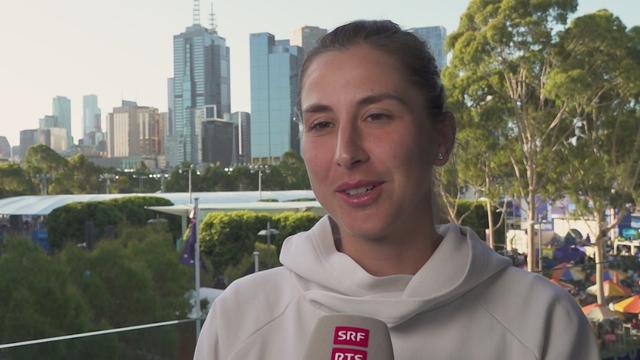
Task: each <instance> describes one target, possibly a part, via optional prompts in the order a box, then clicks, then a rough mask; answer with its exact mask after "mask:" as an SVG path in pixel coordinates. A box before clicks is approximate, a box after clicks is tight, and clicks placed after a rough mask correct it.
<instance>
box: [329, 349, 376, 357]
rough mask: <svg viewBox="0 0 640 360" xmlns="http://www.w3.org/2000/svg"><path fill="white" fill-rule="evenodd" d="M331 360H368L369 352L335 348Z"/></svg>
mask: <svg viewBox="0 0 640 360" xmlns="http://www.w3.org/2000/svg"><path fill="white" fill-rule="evenodd" d="M331 360H367V352H366V351H363V350H355V349H342V348H334V349H333V351H332V352H331Z"/></svg>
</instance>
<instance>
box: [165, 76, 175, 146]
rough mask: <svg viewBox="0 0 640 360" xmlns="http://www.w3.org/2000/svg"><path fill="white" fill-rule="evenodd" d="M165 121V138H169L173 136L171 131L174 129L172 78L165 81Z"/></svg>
mask: <svg viewBox="0 0 640 360" xmlns="http://www.w3.org/2000/svg"><path fill="white" fill-rule="evenodd" d="M167 95H168V96H167V105H168V106H167V108H168V109H167V121H166V127H165V131H166V134H165V136H171V135H173V130H174V129H175V126H174V125H173V124H174V119H173V114H174V105H173V100H174V96H173V78H168V79H167Z"/></svg>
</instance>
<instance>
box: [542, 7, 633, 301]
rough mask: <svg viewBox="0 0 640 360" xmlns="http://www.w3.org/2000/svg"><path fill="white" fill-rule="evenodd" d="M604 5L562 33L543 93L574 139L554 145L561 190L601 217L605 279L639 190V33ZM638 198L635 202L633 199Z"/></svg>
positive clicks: (599, 264) (599, 272)
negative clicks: (611, 216)
mask: <svg viewBox="0 0 640 360" xmlns="http://www.w3.org/2000/svg"><path fill="white" fill-rule="evenodd" d="M637 29H638V28H636V29H635V30H634V29H632V30H631V31H629V32H627V30H626V27H625V25H624V24H623V23H622V21H621V20H620V19H619V18H618V17H616V16H614V15H613V14H611V13H610V12H609V11H607V10H600V11H598V12H596V13H593V14H588V15H585V16H581V17H579V18H576V19H575V20H574V21H573V22H572V23H571V24H570V26H569V27H568V28H567V29H566V30H565V31H563V32H562V33H561V34H560V35H559V41H558V44H557V45H556V46H555V49H554V52H553V61H554V62H555V66H554V69H553V71H551V72H550V74H549V79H548V82H547V83H546V85H545V93H546V94H547V96H548V97H549V98H551V99H554V100H555V101H557V102H559V103H562V104H563V108H566V111H565V113H564V114H563V117H564V118H566V119H567V120H569V122H570V123H571V124H572V130H573V131H572V132H573V134H572V135H573V137H572V138H570V139H569V140H568V141H565V142H563V143H562V144H560V145H559V146H558V147H557V152H558V153H559V154H561V156H562V158H563V159H564V166H563V169H562V170H563V173H564V174H571V176H565V177H563V179H562V181H561V182H560V181H559V182H558V183H559V184H562V185H563V186H562V190H564V191H565V192H566V193H567V194H569V195H570V196H571V198H572V200H573V201H574V202H575V203H576V204H577V210H578V213H579V214H580V215H581V216H583V217H590V218H592V219H595V220H597V223H598V229H597V230H598V231H597V234H598V235H597V238H596V239H595V240H596V258H595V260H596V279H597V280H596V282H597V285H598V286H597V288H598V291H597V297H598V303H600V304H604V292H603V285H602V276H603V269H604V268H603V261H604V260H605V259H604V245H605V241H606V239H607V236H608V232H609V231H610V230H611V229H612V228H614V227H615V226H617V224H618V221H612V222H611V223H610V224H608V223H607V221H606V218H605V213H606V212H607V210H608V209H610V208H613V209H615V210H617V212H618V215H617V216H618V219H621V218H622V217H623V216H624V214H625V213H626V212H627V211H629V209H630V208H631V207H633V206H634V204H635V203H636V201H635V200H638V197H637V194H638V189H639V188H640V178H639V175H640V102H639V101H638V100H639V99H640V96H639V95H640V56H638V55H640V52H639V51H638V50H640V47H638V46H637V44H640V37H638V36H637V34H638V30H637ZM634 197H635V200H634Z"/></svg>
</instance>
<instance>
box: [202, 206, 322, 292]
mask: <svg viewBox="0 0 640 360" xmlns="http://www.w3.org/2000/svg"><path fill="white" fill-rule="evenodd" d="M318 220H319V217H318V216H317V215H315V214H313V213H310V212H302V213H301V212H285V213H280V214H276V215H270V214H263V213H255V212H249V211H238V212H231V213H209V214H208V215H207V216H206V218H205V219H204V221H203V222H202V225H201V227H200V229H201V230H200V249H201V254H202V256H203V257H204V258H205V259H206V260H207V261H208V262H210V263H211V265H212V268H213V269H212V276H213V277H214V278H215V277H217V276H218V275H223V274H224V275H225V279H226V280H227V283H228V282H229V280H233V279H235V278H237V277H239V276H242V275H244V274H245V273H246V271H247V269H251V268H250V266H249V265H248V264H253V257H252V253H253V251H254V250H258V251H260V252H261V254H262V253H263V252H264V254H265V255H264V256H265V262H264V264H265V265H267V266H268V267H273V266H277V265H279V263H278V261H277V258H278V255H279V254H280V249H281V247H282V242H283V241H284V239H285V238H286V237H288V236H291V235H293V234H296V233H298V232H301V231H306V230H309V229H310V228H311V227H312V226H313V225H314V224H315V223H316V222H317V221H318ZM267 223H270V226H271V228H272V229H277V230H278V231H279V232H280V233H279V234H278V235H275V236H272V237H271V244H272V245H271V246H272V247H268V246H267V244H265V243H266V242H267V239H266V238H265V237H263V236H258V232H259V231H260V230H263V229H266V228H267ZM271 249H273V251H271ZM261 259H262V255H261ZM261 263H262V261H261ZM251 266H252V265H251ZM262 266H263V265H261V267H262Z"/></svg>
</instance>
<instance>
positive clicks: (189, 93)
mask: <svg viewBox="0 0 640 360" xmlns="http://www.w3.org/2000/svg"><path fill="white" fill-rule="evenodd" d="M195 3H196V6H197V7H199V2H197V1H196V2H195ZM197 7H196V8H194V22H193V25H191V26H190V27H188V28H187V29H186V30H185V31H184V32H183V33H181V34H178V35H175V36H174V37H173V78H172V79H173V80H172V81H171V80H170V81H169V84H171V82H173V87H172V89H173V96H172V99H173V100H170V101H169V104H170V107H171V106H172V107H173V108H172V115H171V117H170V121H171V129H169V133H170V134H171V135H170V136H169V138H168V139H167V162H168V164H169V166H176V165H179V164H180V163H181V162H182V161H189V162H191V163H198V161H199V159H198V141H197V138H196V132H198V130H196V129H197V128H198V127H197V125H196V112H197V110H199V109H203V108H204V107H205V106H207V105H215V107H216V109H217V111H218V113H219V114H221V115H222V114H228V113H230V112H231V102H230V97H231V93H230V80H229V53H230V51H229V47H228V46H227V45H226V40H225V38H223V37H221V36H220V35H218V33H217V31H216V28H215V24H214V23H213V21H212V23H211V25H210V28H206V27H204V26H202V25H200V24H199V19H198V17H199V8H197ZM196 10H197V16H196Z"/></svg>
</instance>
